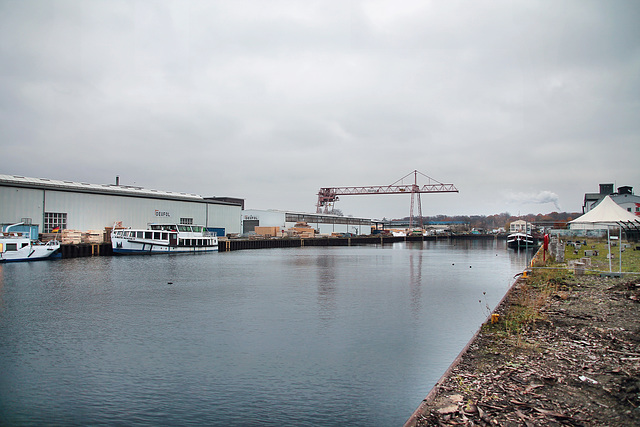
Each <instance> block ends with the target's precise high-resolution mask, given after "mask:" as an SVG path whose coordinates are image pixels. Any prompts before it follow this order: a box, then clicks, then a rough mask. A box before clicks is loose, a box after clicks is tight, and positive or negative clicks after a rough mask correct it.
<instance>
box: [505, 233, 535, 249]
mask: <svg viewBox="0 0 640 427" xmlns="http://www.w3.org/2000/svg"><path fill="white" fill-rule="evenodd" d="M536 245H537V239H536V238H535V237H533V235H531V234H529V233H521V232H517V233H511V234H509V235H508V236H507V247H509V248H527V247H529V248H532V247H534V246H536Z"/></svg>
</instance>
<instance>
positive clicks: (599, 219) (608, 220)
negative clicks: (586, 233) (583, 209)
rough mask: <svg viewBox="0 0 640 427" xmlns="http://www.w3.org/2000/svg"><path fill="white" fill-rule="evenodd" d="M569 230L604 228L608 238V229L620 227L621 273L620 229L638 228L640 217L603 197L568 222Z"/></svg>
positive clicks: (609, 198) (620, 243)
mask: <svg viewBox="0 0 640 427" xmlns="http://www.w3.org/2000/svg"><path fill="white" fill-rule="evenodd" d="M569 224H571V225H570V227H571V229H572V230H574V229H585V228H606V229H607V236H609V227H620V240H619V245H620V271H622V239H621V237H622V229H623V228H627V229H631V228H635V229H638V228H639V227H640V217H637V216H635V215H634V214H632V213H631V212H629V211H627V210H626V209H624V208H621V207H620V205H618V204H617V203H616V202H614V201H613V200H612V199H611V197H609V196H605V198H604V199H602V201H601V202H600V203H598V205H597V206H596V207H595V208H593V209H591V210H590V211H589V212H587V213H586V214H584V215H582V216H580V217H578V218H576V219H574V220H573V221H569ZM608 240H609V245H608V246H609V271H611V239H610V238H609V239H608Z"/></svg>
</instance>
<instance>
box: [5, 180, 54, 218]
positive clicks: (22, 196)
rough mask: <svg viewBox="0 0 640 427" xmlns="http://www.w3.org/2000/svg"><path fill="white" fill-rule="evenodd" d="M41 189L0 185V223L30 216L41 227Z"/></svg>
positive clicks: (42, 194) (42, 195) (42, 192)
mask: <svg viewBox="0 0 640 427" xmlns="http://www.w3.org/2000/svg"><path fill="white" fill-rule="evenodd" d="M43 197H44V191H43V190H37V189H30V188H17V187H15V188H14V187H2V186H0V223H3V224H15V223H17V222H20V221H21V220H22V218H31V222H32V223H33V224H39V225H40V226H41V227H42V221H43V210H42V202H43Z"/></svg>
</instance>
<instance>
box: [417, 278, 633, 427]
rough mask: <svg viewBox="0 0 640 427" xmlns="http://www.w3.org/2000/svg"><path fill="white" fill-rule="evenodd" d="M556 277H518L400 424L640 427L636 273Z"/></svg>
mask: <svg viewBox="0 0 640 427" xmlns="http://www.w3.org/2000/svg"><path fill="white" fill-rule="evenodd" d="M557 271H559V272H560V273H559V274H555V275H547V274H546V272H547V270H543V269H541V270H536V269H534V270H533V273H532V274H531V275H529V277H526V278H525V277H520V278H519V279H518V280H516V282H515V283H514V285H513V286H512V288H511V289H510V290H509V292H508V293H507V295H506V296H505V298H504V299H503V301H502V302H501V303H500V305H499V306H498V307H497V308H496V310H495V311H494V313H496V314H499V315H500V318H499V320H498V322H496V323H495V324H491V322H487V323H486V324H485V325H483V326H482V328H481V329H480V330H479V332H478V334H477V335H476V337H475V338H474V339H473V340H472V341H471V342H470V344H469V346H468V348H467V349H466V350H465V351H463V353H462V354H461V355H460V356H459V358H458V359H457V360H456V361H455V362H454V364H453V365H452V367H451V368H450V370H449V371H447V373H446V374H445V375H444V376H443V378H442V379H441V380H440V381H439V382H438V383H437V384H436V385H435V387H434V388H433V390H432V391H431V392H430V393H429V395H428V396H427V398H426V399H425V400H424V401H423V402H422V404H421V405H420V407H419V408H418V409H417V410H416V412H415V413H414V414H413V416H412V417H411V418H410V419H409V420H408V421H407V423H406V424H405V426H407V427H410V426H411V427H412V426H437V425H480V426H483V425H500V426H521V425H525V426H543V425H574V426H611V425H621V426H627V425H628V426H632V425H640V276H639V275H627V276H624V277H622V278H606V277H599V276H597V275H589V276H574V275H573V274H569V273H568V272H567V270H566V269H563V268H558V269H557ZM541 276H542V277H541ZM522 313H527V315H529V316H530V318H526V319H525V321H521V322H520V326H519V328H518V330H517V331H515V332H514V326H513V325H514V323H509V322H510V321H511V320H509V319H514V318H515V316H518V315H522Z"/></svg>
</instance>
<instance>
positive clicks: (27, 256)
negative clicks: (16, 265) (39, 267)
mask: <svg viewBox="0 0 640 427" xmlns="http://www.w3.org/2000/svg"><path fill="white" fill-rule="evenodd" d="M0 243H1V245H0V246H2V248H3V251H2V252H0V263H5V262H27V261H42V260H46V259H54V258H60V257H61V254H60V244H59V243H58V244H47V245H34V244H31V243H27V244H26V245H25V246H23V247H21V248H20V249H18V250H15V251H13V250H6V249H7V246H6V245H7V243H5V242H0ZM12 243H14V242H10V243H9V244H12Z"/></svg>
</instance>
